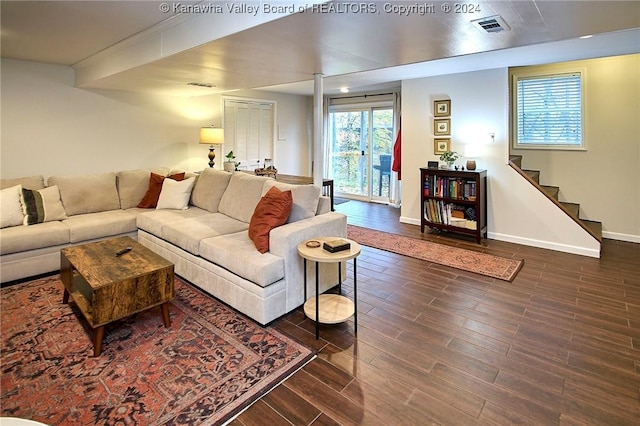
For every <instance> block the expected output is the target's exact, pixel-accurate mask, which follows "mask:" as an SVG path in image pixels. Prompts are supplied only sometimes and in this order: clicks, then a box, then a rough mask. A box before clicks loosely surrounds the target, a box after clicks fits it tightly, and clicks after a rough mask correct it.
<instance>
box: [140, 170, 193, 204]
mask: <svg viewBox="0 0 640 426" xmlns="http://www.w3.org/2000/svg"><path fill="white" fill-rule="evenodd" d="M167 177H168V178H169V179H173V180H177V181H181V180H184V173H176V174H175V175H171V176H167ZM164 180H165V177H164V176H162V175H157V174H155V173H153V172H152V173H151V176H149V189H147V193H146V194H144V197H142V200H140V202H139V203H138V207H140V208H141V209H155V208H156V206H157V205H158V199H159V198H160V192H161V191H162V182H164Z"/></svg>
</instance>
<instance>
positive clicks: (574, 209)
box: [509, 155, 602, 243]
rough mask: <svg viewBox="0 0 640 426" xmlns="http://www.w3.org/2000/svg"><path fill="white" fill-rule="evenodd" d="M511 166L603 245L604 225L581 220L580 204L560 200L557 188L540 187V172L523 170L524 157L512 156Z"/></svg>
mask: <svg viewBox="0 0 640 426" xmlns="http://www.w3.org/2000/svg"><path fill="white" fill-rule="evenodd" d="M509 164H510V165H511V167H513V168H514V169H515V170H516V171H517V172H518V173H520V175H522V176H523V177H524V178H525V179H527V180H528V181H529V182H530V183H531V184H532V185H533V186H535V187H536V188H538V190H539V191H540V192H542V193H543V194H545V195H546V196H547V198H548V199H549V200H551V201H552V202H553V203H554V204H555V205H557V206H558V207H559V208H560V209H561V210H562V211H564V212H565V213H566V214H567V215H568V216H569V217H570V218H572V219H573V221H574V222H576V223H577V224H578V225H580V226H581V227H582V229H584V230H585V231H587V232H588V233H589V235H591V236H592V237H593V238H595V239H596V240H598V241H599V242H600V243H602V223H600V222H595V221H592V220H586V219H580V204H576V203H569V202H564V201H560V200H558V193H559V192H560V188H559V187H557V186H547V185H540V171H539V170H524V169H523V168H522V155H511V156H510V157H509Z"/></svg>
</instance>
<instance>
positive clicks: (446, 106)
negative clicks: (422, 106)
mask: <svg viewBox="0 0 640 426" xmlns="http://www.w3.org/2000/svg"><path fill="white" fill-rule="evenodd" d="M450 115H451V99H443V100H440V101H433V116H434V117H448V116H450Z"/></svg>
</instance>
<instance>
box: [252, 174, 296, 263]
mask: <svg viewBox="0 0 640 426" xmlns="http://www.w3.org/2000/svg"><path fill="white" fill-rule="evenodd" d="M292 204H293V198H292V196H291V191H280V190H279V189H278V188H276V187H275V186H273V187H271V189H269V190H268V191H267V193H266V194H265V195H264V197H262V198H261V199H260V201H259V202H258V205H257V206H256V209H255V211H254V212H253V216H251V221H250V222H249V238H251V240H252V241H253V243H254V244H255V246H256V249H257V250H258V251H259V252H260V253H266V252H268V251H269V232H271V230H272V229H273V228H275V227H276V226H280V225H284V224H285V223H287V219H288V218H289V213H291V205H292Z"/></svg>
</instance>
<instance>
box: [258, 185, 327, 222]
mask: <svg viewBox="0 0 640 426" xmlns="http://www.w3.org/2000/svg"><path fill="white" fill-rule="evenodd" d="M274 186H275V187H276V188H278V189H280V190H281V191H291V195H293V206H292V207H291V214H290V215H289V220H287V223H291V222H297V221H299V220H302V219H308V218H310V217H313V216H315V215H316V212H317V210H318V201H319V199H320V187H319V186H316V185H292V184H289V183H283V182H278V181H275V180H269V181H267V182H266V183H265V184H264V190H263V192H265V193H266V192H267V191H268V190H269V188H271V187H274Z"/></svg>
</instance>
